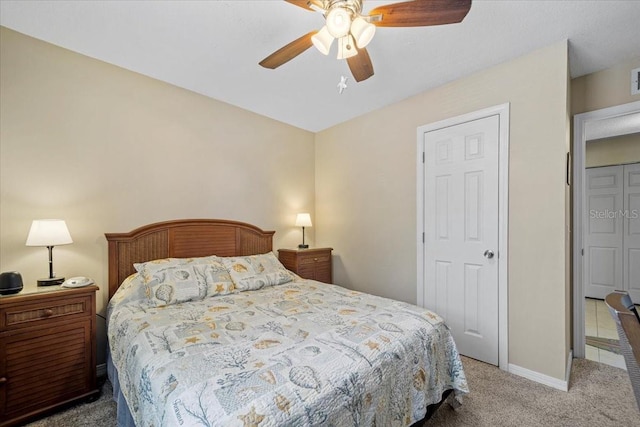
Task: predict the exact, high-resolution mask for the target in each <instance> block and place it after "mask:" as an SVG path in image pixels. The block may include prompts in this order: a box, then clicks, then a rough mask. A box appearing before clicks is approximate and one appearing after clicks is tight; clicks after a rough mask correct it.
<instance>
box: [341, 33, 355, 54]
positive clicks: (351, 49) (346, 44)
mask: <svg viewBox="0 0 640 427" xmlns="http://www.w3.org/2000/svg"><path fill="white" fill-rule="evenodd" d="M357 54H358V49H356V45H355V42H354V41H353V37H352V36H351V35H350V34H349V35H346V36H344V37H340V38H339V39H338V59H347V58H351V57H352V56H356V55H357Z"/></svg>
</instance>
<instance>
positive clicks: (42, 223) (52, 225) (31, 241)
mask: <svg viewBox="0 0 640 427" xmlns="http://www.w3.org/2000/svg"><path fill="white" fill-rule="evenodd" d="M69 243H73V240H71V235H70V234H69V229H68V228H67V224H66V223H65V222H64V220H62V219H35V220H33V222H32V223H31V228H30V229H29V235H28V236H27V243H26V245H27V246H59V245H68V244H69Z"/></svg>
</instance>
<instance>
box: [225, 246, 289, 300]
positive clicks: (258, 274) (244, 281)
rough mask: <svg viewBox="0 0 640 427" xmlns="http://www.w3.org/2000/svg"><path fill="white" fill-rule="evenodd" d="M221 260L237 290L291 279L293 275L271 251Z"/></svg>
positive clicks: (246, 289)
mask: <svg viewBox="0 0 640 427" xmlns="http://www.w3.org/2000/svg"><path fill="white" fill-rule="evenodd" d="M222 262H223V263H224V266H225V267H226V268H227V270H228V271H229V274H230V275H231V278H232V279H233V283H235V287H236V289H237V290H239V291H253V290H257V289H261V288H264V287H265V286H274V285H281V284H283V283H287V282H290V281H291V280H293V276H292V275H291V274H290V273H289V271H288V270H287V269H286V268H284V266H283V265H282V264H281V263H280V261H278V258H276V256H275V255H274V254H273V252H268V253H266V254H262V255H250V256H243V257H228V258H222Z"/></svg>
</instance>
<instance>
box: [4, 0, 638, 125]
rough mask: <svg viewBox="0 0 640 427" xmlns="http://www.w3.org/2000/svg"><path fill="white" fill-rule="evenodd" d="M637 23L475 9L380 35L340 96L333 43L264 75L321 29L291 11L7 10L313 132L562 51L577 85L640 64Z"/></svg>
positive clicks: (86, 46) (596, 5)
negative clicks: (358, 77) (532, 55)
mask: <svg viewBox="0 0 640 427" xmlns="http://www.w3.org/2000/svg"><path fill="white" fill-rule="evenodd" d="M392 2H393V1H372V0H366V1H365V2H364V3H365V4H364V11H365V12H367V11H368V10H371V9H372V8H373V7H375V6H379V5H381V4H387V3H392ZM639 22H640V1H635V0H629V1H614V0H599V1H586V0H582V1H577V0H568V1H565V0H558V1H550V0H549V1H547V0H530V1H518V0H512V1H506V0H498V1H496V0H473V4H472V6H471V11H470V12H469V14H468V15H467V17H466V18H465V20H464V21H463V22H462V23H460V24H452V25H444V26H438V27H417V28H378V30H377V32H376V35H375V37H374V39H373V41H372V42H371V44H370V45H369V46H368V47H367V50H368V51H369V54H370V55H371V59H372V61H373V66H374V70H375V75H374V76H373V77H371V78H370V79H368V80H366V81H364V82H361V83H356V82H355V81H354V80H353V79H352V78H350V79H349V80H348V81H347V85H348V87H347V89H346V90H345V91H344V92H343V93H342V94H339V93H338V89H337V84H338V82H339V81H340V77H341V76H342V75H344V76H349V77H350V76H351V74H350V72H349V69H348V66H347V64H346V61H338V60H336V59H335V54H336V53H335V52H336V46H335V43H334V45H333V47H332V51H331V53H330V56H328V57H327V56H324V55H322V54H321V53H319V52H318V51H317V50H316V49H315V48H311V49H309V50H308V51H306V52H305V53H303V54H302V55H300V56H298V57H297V58H295V59H294V60H292V61H290V62H288V63H286V64H284V65H283V66H281V67H280V68H278V69H276V70H268V69H264V68H262V67H260V66H259V65H258V62H259V61H260V60H262V59H263V58H264V57H266V56H267V55H269V54H271V53H272V52H273V51H275V50H277V49H279V48H280V47H282V46H283V45H284V44H287V43H289V42H290V41H292V40H294V39H296V38H298V37H300V36H301V35H303V34H306V33H307V32H309V31H311V30H314V29H316V30H317V29H319V28H321V27H322V25H323V23H324V19H323V17H322V15H321V14H319V13H317V12H310V11H307V10H304V9H302V8H299V7H296V6H293V5H291V4H289V3H286V2H284V1H282V0H262V1H238V0H236V1H97V0H91V1H62V0H56V1H11V0H0V24H1V25H3V26H5V27H8V28H11V29H14V30H16V31H19V32H21V33H24V34H27V35H30V36H33V37H36V38H39V39H42V40H45V41H48V42H50V43H53V44H56V45H59V46H62V47H65V48H67V49H70V50H73V51H76V52H79V53H82V54H84V55H88V56H90V57H93V58H97V59H100V60H103V61H106V62H109V63H111V64H115V65H118V66H120V67H123V68H126V69H129V70H133V71H136V72H138V73H141V74H144V75H147V76H150V77H153V78H156V79H159V80H162V81H165V82H168V83H171V84H174V85H176V86H180V87H183V88H186V89H189V90H192V91H194V92H198V93H201V94H203V95H206V96H209V97H211V98H215V99H218V100H221V101H225V102H228V103H230V104H233V105H236V106H238V107H242V108H245V109H247V110H250V111H254V112H256V113H258V114H262V115H265V116H268V117H271V118H274V119H277V120H280V121H282V122H285V123H289V124H291V125H294V126H297V127H300V128H303V129H307V130H309V131H313V132H316V131H319V130H322V129H325V128H327V127H330V126H332V125H335V124H337V123H341V122H343V121H346V120H349V119H351V118H353V117H356V116H359V115H361V114H364V113H366V112H368V111H372V110H375V109H378V108H381V107H383V106H385V105H389V104H392V103H394V102H396V101H399V100H401V99H404V98H407V97H410V96H412V95H415V94H417V93H420V92H423V91H425V90H428V89H430V88H433V87H437V86H440V85H442V84H444V83H447V82H450V81H453V80H456V79H459V78H461V77H464V76H467V75H470V74H472V73H475V72H477V71H478V70H482V69H484V68H487V67H490V66H492V65H495V64H499V63H501V62H505V61H509V60H511V59H513V58H516V57H518V56H521V55H524V54H527V53H529V52H531V51H533V50H535V49H537V48H541V47H544V46H548V45H551V44H553V43H556V42H559V41H561V40H564V39H568V40H569V41H570V55H569V57H570V68H571V75H572V77H578V76H581V75H584V74H589V73H592V72H595V71H599V70H601V69H605V68H608V67H611V66H613V65H615V64H617V63H620V62H622V61H626V60H629V59H632V58H637V57H640V24H639ZM522 84H527V82H526V81H523V82H522Z"/></svg>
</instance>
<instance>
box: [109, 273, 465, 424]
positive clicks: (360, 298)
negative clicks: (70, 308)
mask: <svg viewBox="0 0 640 427" xmlns="http://www.w3.org/2000/svg"><path fill="white" fill-rule="evenodd" d="M139 297H140V295H139V291H138V290H137V289H136V287H135V286H128V287H127V286H124V285H123V287H121V289H120V290H119V291H118V294H116V296H114V298H113V299H112V301H111V302H110V305H109V314H108V322H109V323H108V336H109V346H110V350H111V357H112V359H113V362H114V365H115V367H116V368H117V370H118V372H119V380H120V384H121V388H122V392H123V393H124V396H125V398H126V400H127V403H128V406H129V409H130V411H131V414H132V416H133V418H134V420H135V422H136V425H138V426H156V427H160V426H191V425H205V426H214V425H216V426H283V425H286V426H313V425H332V426H373V425H376V426H407V425H410V424H412V423H414V422H415V421H418V420H420V419H422V418H423V417H424V415H425V411H426V406H427V405H429V404H432V403H435V402H438V401H439V400H440V397H441V395H442V393H443V391H445V390H447V389H450V388H452V389H454V390H456V394H463V393H466V392H468V387H467V382H466V378H465V375H464V372H463V369H462V363H461V361H460V358H459V356H458V352H457V350H456V346H455V343H454V341H453V339H452V337H451V335H450V333H449V330H448V328H447V326H446V325H445V324H444V323H443V320H442V319H441V318H440V317H439V316H438V315H437V314H434V313H432V312H430V311H428V310H426V309H423V308H420V307H417V306H414V305H410V304H406V303H403V302H398V301H394V300H390V299H386V298H380V297H376V296H372V295H368V294H364V293H360V292H355V291H350V290H347V289H344V288H341V287H339V286H334V285H327V284H321V283H319V282H314V281H307V280H304V279H299V280H297V281H295V282H290V283H287V284H283V285H279V286H273V287H269V288H264V289H261V290H257V291H247V292H239V293H234V294H230V295H226V296H217V297H209V298H204V299H202V300H199V301H191V302H188V303H182V304H175V305H169V306H166V307H161V308H156V307H151V306H149V305H148V304H147V303H145V302H144V301H145V300H144V299H143V298H141V297H140V298H139Z"/></svg>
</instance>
